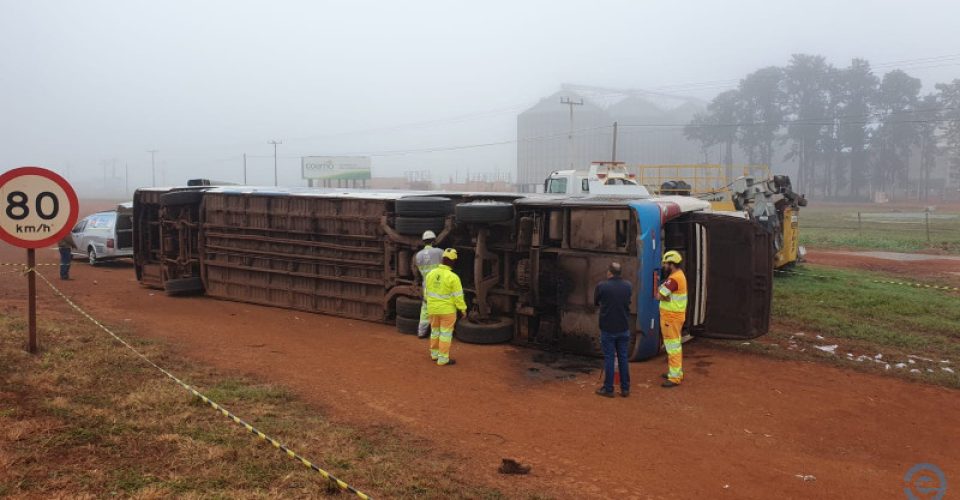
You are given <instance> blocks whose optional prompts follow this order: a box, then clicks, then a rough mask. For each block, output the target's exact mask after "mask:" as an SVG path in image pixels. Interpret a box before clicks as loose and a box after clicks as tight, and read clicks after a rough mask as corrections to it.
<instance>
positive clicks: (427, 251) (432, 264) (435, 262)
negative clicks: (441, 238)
mask: <svg viewBox="0 0 960 500" xmlns="http://www.w3.org/2000/svg"><path fill="white" fill-rule="evenodd" d="M442 258H443V250H441V249H439V248H433V247H432V246H430V245H427V246H425V247H423V250H420V251H419V252H417V255H416V257H414V261H415V262H416V264H417V270H418V271H420V276H422V277H424V278H426V277H427V275H428V274H430V271H433V270H434V269H436V268H437V266H439V265H440V261H441V259H442Z"/></svg>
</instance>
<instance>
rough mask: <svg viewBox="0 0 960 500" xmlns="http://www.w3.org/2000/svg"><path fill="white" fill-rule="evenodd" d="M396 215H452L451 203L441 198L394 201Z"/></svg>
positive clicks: (430, 197)
mask: <svg viewBox="0 0 960 500" xmlns="http://www.w3.org/2000/svg"><path fill="white" fill-rule="evenodd" d="M394 211H395V212H396V213H397V215H403V216H411V217H432V216H433V217H435V216H445V215H450V214H451V213H453V202H451V201H450V198H444V197H442V196H411V197H409V198H400V199H399V200H397V201H396V205H395V209H394Z"/></svg>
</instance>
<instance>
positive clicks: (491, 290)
mask: <svg viewBox="0 0 960 500" xmlns="http://www.w3.org/2000/svg"><path fill="white" fill-rule="evenodd" d="M706 208H707V206H706V204H705V203H704V202H701V201H699V200H695V199H693V198H686V197H673V196H668V197H662V198H649V199H636V200H631V199H617V198H608V199H603V198H590V197H584V198H570V197H555V196H548V195H532V196H521V195H503V194H479V193H442V194H438V193H418V194H411V193H407V192H334V191H321V190H314V189H277V188H271V189H266V188H251V187H234V186H231V187H212V188H195V189H190V188H173V189H159V188H148V189H140V190H138V191H137V192H136V194H135V197H134V232H135V234H134V251H135V263H136V273H137V279H138V280H139V281H140V283H141V284H143V285H145V286H148V287H153V288H159V289H164V290H166V291H167V292H168V293H171V294H180V293H205V294H206V295H208V296H210V297H215V298H219V299H227V300H235V301H242V302H249V303H255V304H263V305H268V306H276V307H283V308H291V309H299V310H304V311H310V312H316V313H323V314H332V315H337V316H345V317H349V318H356V319H362V320H368V321H377V322H396V323H397V326H398V329H399V330H401V331H403V332H407V333H412V332H414V331H415V323H416V317H417V315H418V314H419V297H420V295H421V283H420V278H419V276H418V275H417V272H416V269H415V267H414V265H413V257H414V254H415V253H416V252H417V251H418V250H419V248H420V234H422V232H423V231H425V230H428V229H429V230H433V231H435V232H436V233H437V236H438V245H439V246H441V247H453V248H456V249H457V251H458V253H459V256H460V258H459V260H458V262H457V265H456V268H455V269H454V270H455V271H456V272H457V273H458V274H459V275H460V277H461V280H462V282H463V285H464V292H465V295H466V300H467V304H468V307H469V315H468V319H466V320H464V321H461V322H459V323H458V324H457V327H456V332H455V336H456V337H458V338H460V340H463V341H467V342H474V343H498V342H514V343H517V344H521V345H529V346H535V347H539V348H543V349H554V350H561V351H566V352H573V353H578V354H586V355H598V354H600V343H599V332H598V330H597V309H596V308H595V307H594V305H593V291H594V287H595V285H596V283H597V282H598V281H600V280H602V279H604V278H605V273H606V269H607V267H608V265H609V264H610V262H612V261H617V262H620V263H621V265H622V266H623V275H624V277H625V278H626V279H629V280H630V281H631V282H632V283H633V285H634V290H635V293H634V301H633V304H632V310H631V313H632V315H633V316H634V318H635V321H633V330H634V333H635V335H634V336H633V338H634V341H633V345H632V346H631V351H630V352H631V358H632V359H634V360H642V359H647V358H650V357H653V356H655V355H657V353H658V352H659V351H660V346H661V341H660V333H659V321H658V315H659V308H658V303H657V300H656V296H655V290H656V288H657V284H658V281H659V280H660V279H661V276H660V257H661V255H662V254H663V252H665V251H667V250H678V251H680V252H681V253H682V254H683V256H684V268H685V272H686V274H687V279H688V283H689V305H688V311H687V322H686V325H685V327H684V330H685V332H686V333H688V334H690V335H693V336H704V337H714V338H730V339H746V338H753V337H757V336H759V335H762V334H764V333H766V332H767V329H768V326H769V318H770V302H771V295H772V269H773V267H772V264H771V263H772V258H773V256H772V251H771V242H770V235H769V233H768V232H766V231H764V229H763V228H762V227H760V226H759V225H758V224H756V223H754V222H752V221H750V220H747V219H744V218H742V217H736V216H731V215H729V214H718V213H711V212H710V211H709V210H706Z"/></svg>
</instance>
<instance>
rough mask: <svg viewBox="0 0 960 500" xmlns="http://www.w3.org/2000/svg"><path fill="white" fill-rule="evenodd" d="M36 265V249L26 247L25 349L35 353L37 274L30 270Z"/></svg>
mask: <svg viewBox="0 0 960 500" xmlns="http://www.w3.org/2000/svg"><path fill="white" fill-rule="evenodd" d="M36 267H37V251H36V250H34V249H32V248H28V249H27V269H30V270H31V271H28V272H27V351H28V352H29V353H30V354H36V353H37V276H36V274H34V272H33V271H32V270H33V269H36Z"/></svg>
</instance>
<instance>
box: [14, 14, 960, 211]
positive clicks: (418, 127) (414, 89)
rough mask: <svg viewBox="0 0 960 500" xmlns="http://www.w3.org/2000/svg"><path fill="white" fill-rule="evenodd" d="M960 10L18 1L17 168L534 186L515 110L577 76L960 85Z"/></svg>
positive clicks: (640, 85) (685, 90)
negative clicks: (861, 64) (792, 69)
mask: <svg viewBox="0 0 960 500" xmlns="http://www.w3.org/2000/svg"><path fill="white" fill-rule="evenodd" d="M957 19H960V3H958V2H955V1H946V0H944V1H931V0H923V1H914V2H902V1H901V2H897V1H890V0H851V1H845V2H837V1H835V0H834V1H821V0H805V1H784V2H769V1H760V0H749V1H738V2H716V1H706V0H699V1H688V2H679V3H678V2H651V1H646V2H638V1H595V2H585V1H583V2H573V1H523V2H517V1H512V2H507V1H485V2H457V1H440V0H432V1H414V2H383V1H381V2H369V1H323V2H319V1H278V2H235V1H204V2H187V1H164V2H146V1H122V2H121V1H113V2H109V1H83V2H73V1H35V2H34V1H31V2H24V1H15V0H4V1H3V15H2V16H0V171H2V170H7V169H9V168H13V167H16V166H21V165H41V166H46V167H48V168H51V169H53V170H56V171H58V172H61V173H63V174H65V175H67V176H68V178H69V179H70V180H71V181H72V182H74V183H75V184H76V185H77V186H78V187H79V188H80V189H81V194H85V193H86V194H89V195H93V194H97V193H102V192H104V191H105V190H106V191H110V192H113V193H117V192H122V191H123V189H125V188H124V175H125V172H128V179H127V181H126V184H127V185H128V186H129V188H130V189H133V188H135V187H137V186H145V185H150V184H151V183H153V179H152V175H151V154H150V153H148V151H149V150H155V151H156V153H155V162H156V175H157V180H156V182H157V183H158V184H163V185H169V184H180V183H183V182H184V181H185V180H186V179H187V178H192V177H207V178H212V179H219V180H225V181H234V182H239V181H240V180H241V179H242V175H243V174H242V165H243V154H244V153H246V154H247V155H248V158H247V162H248V170H249V183H251V184H272V183H273V146H272V145H270V144H268V141H272V140H276V141H282V144H279V145H278V148H277V150H278V156H279V158H278V160H279V177H280V183H281V184H286V185H305V182H304V181H303V180H302V179H301V178H300V157H301V156H304V155H348V154H356V155H370V156H372V158H373V160H372V161H373V174H374V175H375V176H387V177H389V176H403V175H404V172H408V171H415V170H416V171H419V170H430V171H431V172H432V174H433V178H434V179H435V180H447V179H449V178H455V179H463V178H464V177H465V176H466V173H467V172H471V173H481V172H484V173H494V172H500V173H507V175H509V176H515V172H516V163H517V145H516V140H517V115H518V114H519V113H520V112H522V111H523V110H525V109H527V108H529V107H530V106H532V105H534V104H536V103H537V102H538V101H539V100H540V99H541V98H544V97H546V96H550V95H551V94H553V93H554V92H556V91H558V90H560V86H561V85H562V84H564V83H568V84H569V83H575V84H582V85H592V86H600V87H609V88H615V89H622V88H629V89H644V90H650V91H655V92H660V93H666V94H676V95H681V96H687V97H693V98H697V99H698V100H700V101H702V103H703V104H704V105H706V104H707V103H708V102H709V101H710V100H711V99H712V98H713V97H714V96H716V95H717V94H718V93H720V92H723V91H725V90H730V89H733V88H735V87H736V86H737V84H738V82H739V81H740V79H741V78H743V77H744V76H745V75H747V74H749V73H751V72H753V71H755V70H757V69H758V68H763V67H766V66H774V65H776V66H783V65H786V64H787V63H788V61H789V60H790V57H791V56H792V55H793V54H797V53H805V54H816V55H821V56H824V57H825V58H826V60H827V61H828V62H829V63H831V64H833V65H836V66H837V67H846V66H848V65H849V64H850V61H851V59H853V58H863V59H866V60H868V61H870V62H871V63H872V64H873V65H874V67H875V68H877V69H876V72H877V74H878V75H882V74H883V73H884V72H885V71H888V70H889V69H892V68H895V67H900V66H899V65H900V64H902V65H903V66H904V70H905V71H907V72H908V73H909V74H910V75H911V76H913V77H916V78H919V79H921V80H922V82H923V93H927V92H932V91H933V88H934V87H933V86H934V84H936V83H945V82H950V81H952V80H953V79H954V78H957V77H958V75H960V71H958V69H960V66H958V64H960V58H958V57H950V56H957V55H958V54H960V43H957V41H956V39H955V36H954V33H955V31H956V22H957Z"/></svg>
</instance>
